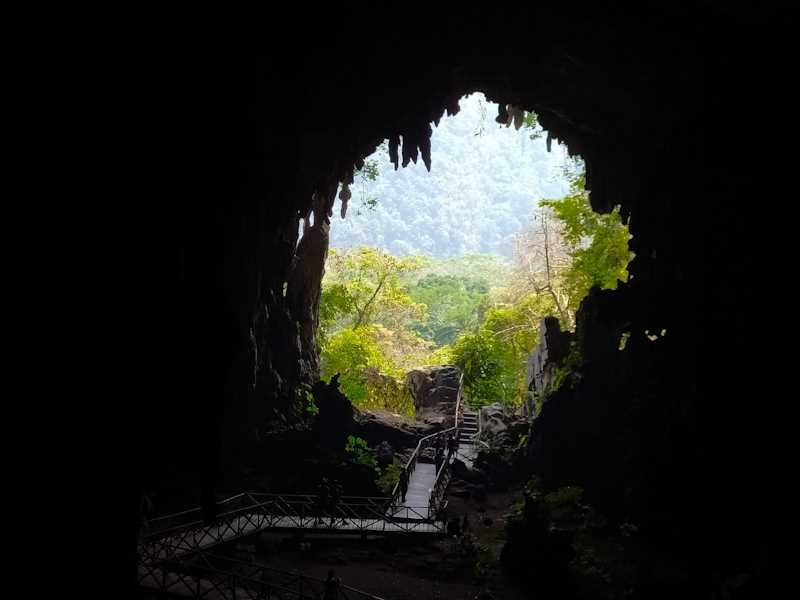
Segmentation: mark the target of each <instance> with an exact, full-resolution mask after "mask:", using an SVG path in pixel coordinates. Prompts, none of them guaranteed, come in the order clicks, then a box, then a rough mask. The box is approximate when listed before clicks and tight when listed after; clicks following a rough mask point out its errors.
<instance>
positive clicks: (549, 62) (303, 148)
mask: <svg viewBox="0 0 800 600" xmlns="http://www.w3.org/2000/svg"><path fill="white" fill-rule="evenodd" d="M767 16H768V15H763V14H760V13H759V12H758V11H756V10H751V11H745V12H741V11H737V10H736V9H728V8H726V7H725V6H723V5H722V4H721V3H714V2H698V3H696V4H688V5H685V6H684V7H681V8H669V7H666V6H662V7H659V8H655V7H647V6H641V5H640V4H630V5H623V4H618V3H610V4H608V5H604V4H602V3H600V4H597V5H595V7H594V8H589V9H587V8H585V7H583V6H580V7H579V6H578V5H572V4H569V3H568V4H565V5H564V6H563V7H561V8H558V7H556V6H553V5H550V4H548V5H539V6H528V7H514V8H513V9H508V10H502V11H500V10H496V11H492V10H486V9H479V8H472V7H468V6H466V5H464V6H459V7H456V8H451V9H447V10H445V9H438V8H434V7H427V8H426V10H425V12H417V11H416V10H412V9H411V8H410V7H406V8H405V9H403V10H402V11H400V10H398V11H396V12H394V13H393V14H391V15H388V16H387V15H384V14H377V13H374V12H371V11H368V10H364V11H358V10H356V9H349V8H345V7H342V8H335V9H333V8H328V9H326V8H315V9H314V13H313V15H305V17H304V18H303V19H297V20H295V19H292V18H285V19H283V20H280V21H277V20H275V21H270V22H269V27H268V29H269V31H268V32H267V31H265V33H264V35H263V38H261V39H259V40H257V41H256V48H255V49H254V50H253V52H252V54H250V53H240V54H228V53H225V54H217V53H211V54H207V55H204V56H201V55H198V54H189V55H185V56H184V55H180V54H176V55H174V56H173V57H171V58H165V59H164V60H163V61H162V62H161V64H159V66H158V68H157V69H155V70H154V71H153V72H152V73H151V74H148V76H147V77H146V80H147V85H148V89H149V90H152V98H150V99H149V101H148V102H149V104H148V107H147V110H148V111H149V113H148V114H152V115H153V118H154V122H155V123H157V127H154V128H153V129H152V130H153V131H154V132H155V133H156V135H155V137H154V139H152V140H151V141H152V145H151V146H150V148H151V151H152V155H151V157H152V158H153V160H152V162H151V163H149V164H150V165H151V168H152V170H153V171H154V172H155V173H156V177H155V178H154V180H155V181H157V184H156V185H154V186H153V191H152V194H153V197H154V198H155V200H154V201H151V202H150V203H149V204H148V207H150V208H151V209H152V224H153V225H154V227H153V229H154V232H155V233H154V234H153V235H152V236H151V237H149V239H147V240H145V241H144V242H143V244H142V249H143V250H142V255H143V258H144V259H145V261H146V262H145V263H144V264H145V267H143V271H144V272H145V273H146V281H147V282H148V286H149V287H148V290H152V293H151V294H148V297H147V299H146V304H147V307H146V310H148V314H152V318H149V319H148V323H147V332H148V333H147V335H149V336H150V340H151V342H150V343H148V346H147V347H148V353H147V360H146V369H145V373H146V377H147V378H148V381H152V385H149V386H148V389H149V390H150V393H149V394H147V397H146V398H144V399H143V400H142V401H141V412H142V413H143V414H151V415H152V414H156V415H158V418H145V419H143V420H142V424H141V430H140V431H141V434H140V435H139V436H138V439H139V440H140V442H141V452H139V453H137V458H136V462H137V471H136V476H135V478H134V480H133V482H134V485H133V487H136V488H137V489H141V488H146V487H148V486H150V487H158V488H159V489H170V490H173V492H174V495H175V497H176V498H179V497H180V498H181V499H183V498H184V496H185V500H186V502H196V501H197V500H198V497H197V496H196V495H195V496H192V494H194V493H195V492H193V491H191V490H194V489H203V488H205V489H206V490H209V489H212V488H216V489H220V488H221V487H225V486H228V487H234V486H235V483H236V482H235V475H234V474H235V466H236V465H237V464H239V463H241V462H242V461H243V460H244V459H245V458H246V453H247V452H250V451H251V449H252V448H253V446H254V444H256V443H257V439H258V435H259V433H258V432H259V427H260V426H261V425H262V424H263V423H264V422H265V421H267V420H269V419H273V418H280V415H283V416H284V418H289V419H291V416H292V410H293V406H294V402H295V400H296V399H297V398H298V397H299V394H301V393H302V390H303V386H308V385H310V384H311V383H312V381H313V380H314V378H315V376H316V368H317V361H318V358H317V351H316V348H315V344H314V339H313V325H314V323H313V321H314V319H315V311H316V306H315V304H316V301H317V298H318V294H319V277H320V274H321V272H322V261H323V260H324V256H325V249H326V243H327V238H326V236H327V232H326V231H325V225H324V221H325V215H326V214H328V213H329V212H330V211H332V210H336V211H339V210H340V209H341V206H340V202H339V201H338V200H336V201H335V204H334V194H335V191H336V186H337V184H338V183H339V182H346V181H347V180H348V178H349V177H351V176H352V171H353V168H354V166H357V165H358V164H359V160H360V159H362V158H363V157H365V156H367V155H369V154H370V153H371V152H372V151H373V149H374V148H375V147H376V145H377V144H378V143H380V142H381V140H383V139H384V138H388V139H389V140H390V141H391V152H392V156H393V158H395V157H396V160H397V162H399V163H402V164H406V163H407V162H408V161H409V160H423V161H426V162H428V161H429V144H430V142H429V135H430V131H431V130H430V126H429V123H430V122H431V121H435V120H437V119H439V118H440V117H441V116H442V113H443V111H445V110H448V111H450V112H451V113H452V112H455V111H456V110H457V102H458V99H459V98H460V97H461V96H462V95H463V94H465V93H469V92H472V91H476V90H480V91H483V92H484V93H485V94H486V95H487V96H488V97H489V99H491V100H492V101H495V102H499V103H501V105H506V104H512V105H515V106H521V107H523V108H525V109H526V110H534V111H536V112H537V113H538V115H539V116H540V121H541V123H542V125H543V126H544V127H545V128H546V129H547V130H548V132H549V133H550V135H551V136H553V137H555V138H558V139H560V140H563V141H565V142H566V143H567V144H568V146H569V148H570V150H571V151H572V152H574V153H576V154H580V155H582V156H583V157H584V158H585V160H586V164H587V187H588V188H589V189H590V190H591V200H592V204H593V206H594V208H595V209H596V210H598V211H609V210H611V208H612V207H613V206H614V205H616V204H620V205H621V206H622V212H623V214H624V215H625V216H630V229H631V232H632V233H633V235H634V238H633V240H632V242H631V248H632V250H633V251H634V252H635V253H636V259H635V260H634V262H633V264H632V265H631V267H630V272H631V274H632V280H631V282H630V283H629V284H628V285H627V286H625V287H624V289H621V290H619V291H618V292H612V293H607V294H603V296H602V301H598V302H596V303H595V305H594V306H593V309H592V310H594V311H596V312H597V315H598V316H597V320H596V321H597V322H600V323H602V322H603V320H606V321H608V322H610V323H613V324H614V326H613V327H610V330H613V329H614V328H615V327H618V326H619V325H620V324H625V326H626V327H627V330H629V331H631V332H634V334H635V335H636V336H639V337H638V338H637V339H638V340H639V341H638V342H636V343H635V344H634V346H635V347H639V346H642V347H644V346H646V344H645V343H644V342H642V341H641V339H642V337H641V336H640V335H639V334H640V333H641V334H642V335H643V333H642V332H643V331H644V330H645V329H649V330H650V331H651V332H652V331H661V330H662V329H664V328H666V329H667V330H668V334H667V336H666V337H665V338H664V343H660V342H659V344H660V345H655V344H653V345H651V347H648V348H646V349H642V351H641V352H640V353H638V354H637V353H634V354H632V355H630V359H629V361H628V362H627V363H625V365H624V369H623V366H620V369H623V370H621V371H620V372H619V377H620V381H621V382H622V383H620V385H619V393H617V392H616V391H615V390H614V389H608V386H609V385H612V383H613V382H611V381H610V380H608V379H604V380H603V382H602V386H605V387H602V386H601V387H598V391H597V393H596V396H597V402H596V404H595V406H594V410H595V413H596V414H597V415H599V417H601V418H600V419H599V421H596V423H597V424H598V425H597V426H595V427H592V426H591V425H586V427H585V428H583V429H581V430H580V431H571V432H570V431H568V429H566V428H567V427H568V426H569V425H570V421H569V420H565V421H564V427H565V430H564V431H565V433H564V435H565V436H568V437H569V438H570V440H571V441H570V443H569V444H567V445H566V446H564V447H563V448H561V449H562V450H564V451H566V452H570V453H571V456H572V457H573V458H574V459H575V460H579V458H580V457H581V456H582V455H585V453H587V452H588V451H589V450H590V449H591V448H592V447H596V448H600V447H602V446H603V445H604V444H605V443H606V440H607V439H615V440H624V441H625V443H624V444H622V443H616V445H615V448H618V447H621V446H624V447H625V448H626V449H627V452H628V454H625V456H622V454H621V453H619V452H617V453H615V452H609V453H607V455H608V460H609V461H622V462H621V463H619V464H614V465H612V464H609V473H610V474H611V475H612V476H613V478H614V481H610V482H601V483H598V482H597V480H596V478H595V479H592V478H587V481H586V482H584V483H585V484H586V485H587V486H588V487H592V486H594V487H597V486H599V487H604V486H605V487H607V488H611V489H612V492H610V494H611V497H615V496H614V494H618V495H619V494H620V493H622V492H624V489H625V487H626V482H627V481H629V480H637V481H640V480H642V478H645V480H646V481H648V482H653V489H658V490H659V491H663V490H664V489H668V488H670V487H672V488H673V491H674V492H675V494H674V495H673V496H670V499H674V498H675V497H677V496H678V495H679V494H680V493H683V492H685V493H686V494H689V495H690V496H689V498H690V499H691V500H692V501H693V502H694V501H696V505H695V506H694V508H695V509H696V515H695V521H693V522H692V523H693V525H692V526H691V527H688V528H687V527H685V523H681V524H680V527H679V529H680V531H681V532H682V535H683V536H684V540H686V539H688V538H687V537H686V536H689V537H691V536H692V535H694V536H695V537H696V538H697V540H701V541H702V547H703V548H705V549H710V548H713V549H715V550H719V549H721V548H722V547H726V548H731V547H732V546H731V545H728V541H729V538H730V536H729V535H728V533H727V529H726V528H727V527H729V525H730V524H731V519H733V518H734V517H736V519H737V525H736V527H737V531H738V532H740V533H741V535H739V536H736V541H735V543H733V547H734V549H733V550H732V551H731V552H732V554H735V553H736V552H739V551H743V549H744V548H751V547H753V545H754V540H756V539H757V538H758V531H757V523H756V522H755V520H754V519H752V518H749V517H748V516H747V515H749V514H751V510H750V509H752V508H753V506H755V505H756V504H754V503H757V498H756V494H755V493H751V492H750V491H749V490H752V489H755V488H757V485H758V478H759V477H760V475H759V469H757V468H755V467H756V466H757V465H758V463H759V461H760V460H761V458H762V456H761V455H760V454H759V451H758V449H757V448H756V449H753V448H746V447H744V446H743V445H742V444H741V435H742V432H743V431H744V430H745V429H748V428H749V429H750V430H751V431H752V429H753V428H756V427H758V423H757V420H753V419H752V418H749V417H748V416H746V414H745V413H744V412H743V411H742V407H743V406H744V403H746V399H747V397H748V396H749V394H751V390H748V387H747V386H748V385H751V384H750V383H748V381H746V380H742V379H740V378H736V381H735V382H734V381H732V378H731V373H730V369H729V365H730V364H734V363H735V362H736V360H735V359H736V357H737V356H739V355H740V354H741V353H742V352H744V351H745V350H746V348H747V346H748V343H749V340H748V338H747V331H746V329H747V328H746V325H745V324H746V323H748V320H749V318H750V315H749V313H748V294H749V292H748V291H747V290H746V289H745V288H744V286H743V284H742V282H743V281H745V280H746V274H747V273H748V271H749V269H750V268H751V263H752V260H753V259H752V256H751V251H750V250H749V249H748V247H747V246H746V245H743V244H741V243H740V240H741V237H742V235H743V230H744V229H745V226H746V222H745V221H746V215H745V214H743V213H742V212H741V211H738V210H736V207H737V206H738V203H739V201H740V200H742V199H744V198H747V197H748V196H750V195H751V194H753V192H754V190H753V183H752V181H751V179H750V176H749V173H748V170H747V169H746V168H744V165H743V161H744V156H743V155H742V153H741V152H740V149H741V133H742V132H741V129H740V128H738V127H736V126H733V125H732V124H735V123H737V122H739V121H740V120H741V118H742V110H743V109H742V107H743V106H747V105H748V103H750V106H753V105H758V103H759V102H761V101H762V98H761V96H760V93H759V92H758V91H757V90H756V87H757V86H754V85H752V84H750V85H744V84H743V83H742V73H743V71H745V72H746V73H747V74H748V77H751V78H758V77H759V76H760V75H759V73H760V72H759V71H758V70H757V69H755V68H754V67H755V64H756V62H757V58H755V57H754V56H753V55H752V49H751V47H750V46H748V45H747V44H743V43H742V40H747V39H752V36H753V35H754V34H753V31H754V30H755V31H761V30H762V29H763V28H764V27H765V26H766V25H765V24H766V23H767ZM278 29H279V30H281V32H282V34H283V35H281V36H280V37H278V36H277V30H278ZM761 77H762V82H763V80H765V79H766V77H765V76H763V74H762V75H761ZM751 81H752V79H751ZM758 81H759V80H758V79H756V82H758ZM400 138H402V144H400V145H399V146H398V142H400ZM145 164H148V161H147V160H145ZM431 168H432V169H436V168H437V165H436V164H433V165H431ZM312 211H313V213H314V216H315V217H314V223H315V224H314V227H313V228H312V229H311V230H310V231H309V232H308V233H307V234H306V236H305V237H304V238H303V241H302V242H301V243H300V245H299V246H297V231H298V224H299V222H300V221H301V220H303V219H305V218H306V217H308V216H309V214H310V213H311V212H312ZM301 258H302V260H300V259H301ZM617 341H618V340H611V341H609V343H613V344H616V342H617ZM645 341H646V340H645ZM600 385H601V384H600V383H598V386H600ZM586 393H587V394H590V395H591V393H592V392H591V390H589V391H587V392H586ZM606 403H607V404H608V405H607V408H606V406H605V404H606ZM631 406H636V411H635V412H636V417H635V418H634V417H630V418H627V417H629V416H630V414H631V413H630V411H629V410H628V409H629V408H630V407H631ZM605 414H607V415H619V414H621V415H625V416H626V419H622V420H621V421H620V422H619V423H616V424H615V423H614V422H613V421H612V420H611V419H610V418H602V417H603V415H605ZM642 424H645V425H646V426H647V429H646V431H647V434H648V435H647V436H638V435H637V433H636V431H635V430H631V429H630V427H637V426H641V425H642ZM600 425H602V427H601V428H600ZM554 452H556V450H555V448H553V449H551V448H547V447H544V448H542V453H543V454H542V457H541V459H542V460H545V461H549V460H550V459H548V458H546V457H547V456H548V453H554ZM279 459H280V458H279V457H276V460H279ZM559 460H560V459H559V457H558V456H556V455H552V461H550V462H552V464H557V463H558V461H559ZM620 464H621V465H623V467H622V468H621V467H620ZM741 468H745V469H748V472H749V473H750V477H751V478H753V479H751V485H749V486H748V488H747V490H746V491H744V492H743V493H741V494H735V495H733V491H734V488H736V489H738V490H739V491H740V492H741V489H740V488H738V487H736V481H737V474H738V473H739V470H740V469H741ZM570 473H572V471H571V472H570ZM574 473H575V474H577V475H578V476H579V475H580V473H581V470H580V469H576V470H574ZM600 479H601V480H602V477H601V478H600ZM666 482H668V485H666ZM577 483H581V482H577ZM648 488H649V486H648V485H642V486H640V489H645V490H646V489H648ZM620 490H622V492H621V491H620ZM132 491H133V490H132ZM181 494H184V496H181ZM620 497H622V496H620ZM628 500H629V501H630V502H632V503H634V504H635V505H636V507H637V510H639V511H640V512H642V511H644V512H647V511H648V510H649V509H650V508H652V510H653V511H656V510H657V511H658V512H659V515H660V517H659V518H660V519H663V520H664V521H665V522H667V523H669V522H673V521H677V520H684V519H686V518H687V514H688V513H687V511H688V512H691V508H692V507H688V506H687V504H686V502H683V503H682V504H681V509H680V511H676V512H674V513H671V512H670V504H669V503H668V502H667V503H665V502H662V501H658V500H657V499H656V500H654V499H653V498H638V499H628ZM712 506H713V507H716V508H717V509H718V510H714V511H712V510H710V507H712ZM698 515H702V517H700V516H698ZM743 515H744V516H743ZM701 518H702V520H703V523H702V527H701V528H700V529H697V528H696V527H698V524H697V522H696V521H697V520H700V519H701ZM687 552H688V551H687Z"/></svg>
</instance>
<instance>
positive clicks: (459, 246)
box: [331, 94, 567, 257]
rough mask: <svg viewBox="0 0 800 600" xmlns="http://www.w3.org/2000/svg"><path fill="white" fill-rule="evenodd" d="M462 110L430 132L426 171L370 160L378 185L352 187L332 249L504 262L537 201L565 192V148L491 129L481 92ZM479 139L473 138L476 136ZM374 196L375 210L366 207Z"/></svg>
mask: <svg viewBox="0 0 800 600" xmlns="http://www.w3.org/2000/svg"><path fill="white" fill-rule="evenodd" d="M460 104H461V112H460V113H459V114H458V115H456V116H455V117H445V118H443V119H442V120H441V121H440V123H439V127H438V128H434V133H433V138H432V144H431V145H432V151H431V156H432V166H431V172H430V173H428V171H427V170H426V169H425V165H424V164H422V160H419V162H418V163H417V164H416V165H415V164H413V163H411V164H409V166H408V167H406V168H402V167H401V168H400V169H399V170H397V171H394V165H392V164H391V163H390V162H389V157H388V153H386V152H385V151H384V152H379V153H378V154H375V155H373V157H372V160H376V161H377V163H378V166H379V169H380V175H379V177H378V178H377V180H376V181H367V182H366V183H364V182H362V183H357V184H356V185H354V187H353V199H352V200H351V205H350V208H349V210H348V213H347V217H346V218H345V219H341V218H340V217H339V214H338V212H339V211H338V210H336V211H335V212H334V218H333V223H332V226H331V246H333V247H350V246H356V245H368V246H377V247H380V248H384V249H385V250H387V251H389V252H391V253H392V254H396V255H405V254H412V253H419V254H428V255H432V256H439V257H444V256H460V255H464V254H479V253H491V254H500V255H504V256H509V255H510V254H511V252H512V243H511V238H512V237H513V235H514V233H516V232H517V231H519V229H520V228H521V227H522V226H523V225H524V224H525V223H526V222H527V221H528V218H529V215H530V213H531V211H532V210H533V208H534V207H535V206H536V204H537V202H538V200H540V199H541V198H557V197H560V196H563V195H564V194H565V193H566V191H567V183H566V181H565V180H564V178H563V175H562V172H561V167H562V165H563V164H564V162H565V159H566V151H565V149H564V148H563V147H562V146H560V145H558V144H556V143H553V145H552V152H550V153H548V152H547V149H546V146H545V140H544V137H542V138H540V139H537V140H531V139H530V131H529V130H526V129H520V130H519V131H516V130H515V129H514V128H513V126H512V127H509V128H506V127H504V126H500V125H498V124H497V123H495V121H494V119H495V117H496V116H497V105H496V104H492V103H489V102H487V101H486V100H485V98H484V97H483V94H472V95H471V96H468V97H466V98H463V99H462V100H461V103H460ZM476 134H478V135H476ZM368 198H377V200H378V203H377V206H376V207H375V208H374V209H369V208H366V207H365V206H363V202H364V201H365V200H366V199H368Z"/></svg>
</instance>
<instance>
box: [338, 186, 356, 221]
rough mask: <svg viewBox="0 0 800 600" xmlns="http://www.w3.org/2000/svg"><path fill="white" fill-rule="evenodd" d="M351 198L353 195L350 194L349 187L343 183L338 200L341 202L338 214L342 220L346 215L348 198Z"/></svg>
mask: <svg viewBox="0 0 800 600" xmlns="http://www.w3.org/2000/svg"><path fill="white" fill-rule="evenodd" d="M352 196H353V194H352V193H351V192H350V186H349V185H348V184H346V183H345V184H344V185H343V186H342V191H341V192H339V200H341V202H342V208H341V211H340V214H341V216H342V218H343V219H344V217H345V215H346V214H347V203H348V202H349V201H350V198H352Z"/></svg>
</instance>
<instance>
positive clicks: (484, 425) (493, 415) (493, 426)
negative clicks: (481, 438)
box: [481, 402, 511, 436]
mask: <svg viewBox="0 0 800 600" xmlns="http://www.w3.org/2000/svg"><path fill="white" fill-rule="evenodd" d="M510 418H511V417H510V415H508V414H506V412H505V411H504V410H503V405H502V404H499V403H498V402H495V403H494V404H490V405H489V406H484V407H482V408H481V429H482V431H483V433H484V434H485V435H490V436H495V435H497V434H498V433H501V432H503V431H506V430H507V429H508V421H509V420H510Z"/></svg>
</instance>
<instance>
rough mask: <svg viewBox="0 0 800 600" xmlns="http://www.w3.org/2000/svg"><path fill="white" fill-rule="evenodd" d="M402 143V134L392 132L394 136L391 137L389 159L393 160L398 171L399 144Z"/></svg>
mask: <svg viewBox="0 0 800 600" xmlns="http://www.w3.org/2000/svg"><path fill="white" fill-rule="evenodd" d="M399 145H400V136H399V135H397V134H396V133H395V134H392V137H390V138H389V160H390V161H392V164H394V170H395V171H397V169H398V166H399V165H398V163H399V160H398V156H397V146H399Z"/></svg>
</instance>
